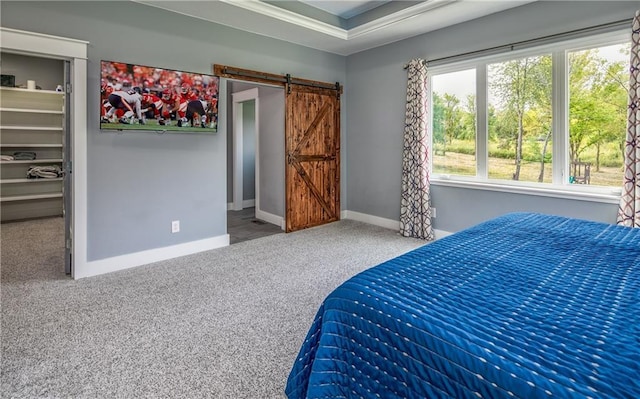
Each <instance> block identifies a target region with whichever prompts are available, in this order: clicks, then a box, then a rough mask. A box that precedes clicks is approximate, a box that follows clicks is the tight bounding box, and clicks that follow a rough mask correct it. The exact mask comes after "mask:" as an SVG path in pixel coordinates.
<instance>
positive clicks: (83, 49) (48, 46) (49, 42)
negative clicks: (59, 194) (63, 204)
mask: <svg viewBox="0 0 640 399" xmlns="http://www.w3.org/2000/svg"><path fill="white" fill-rule="evenodd" d="M0 35H1V36H2V42H1V43H0V46H1V49H2V51H7V52H14V53H17V54H30V55H38V56H42V57H49V58H52V57H53V58H61V59H66V60H69V61H70V63H71V82H70V83H71V85H72V93H71V137H72V144H71V145H72V151H73V156H72V162H73V172H72V173H71V193H70V194H69V195H71V196H72V199H71V201H72V204H73V205H72V210H71V218H72V220H71V240H72V259H73V262H72V268H71V276H72V277H73V278H77V276H82V275H85V274H88V272H89V267H90V266H89V265H88V262H87V220H88V218H87V172H86V171H87V107H86V104H87V47H88V44H89V42H87V41H83V40H77V39H70V38H64V37H57V36H51V35H45V34H41V33H34V32H26V31H21V30H16V29H9V28H4V27H0Z"/></svg>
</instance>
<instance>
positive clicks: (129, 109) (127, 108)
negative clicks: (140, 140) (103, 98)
mask: <svg viewBox="0 0 640 399" xmlns="http://www.w3.org/2000/svg"><path fill="white" fill-rule="evenodd" d="M108 101H109V104H111V106H112V107H111V109H109V111H108V112H107V114H106V115H105V116H104V121H105V122H108V121H109V120H110V119H111V117H112V116H113V114H114V113H115V112H116V110H123V111H124V115H123V116H122V117H121V118H120V119H119V122H120V123H124V124H127V125H131V124H134V123H136V122H138V123H140V124H142V125H144V124H145V120H144V118H143V115H142V95H141V94H140V88H139V87H134V88H133V89H132V90H129V91H122V90H119V91H114V92H113V93H111V94H109V97H108Z"/></svg>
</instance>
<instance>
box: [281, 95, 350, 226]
mask: <svg viewBox="0 0 640 399" xmlns="http://www.w3.org/2000/svg"><path fill="white" fill-rule="evenodd" d="M289 89H290V90H287V93H288V94H287V97H286V105H285V108H286V118H285V120H286V123H285V124H286V127H285V130H286V132H285V151H286V157H287V159H286V169H285V171H286V176H285V186H286V188H285V189H286V231H287V232H290V231H296V230H300V229H305V228H308V227H313V226H318V225H321V224H325V223H329V222H334V221H336V220H339V219H340V98H339V94H337V92H336V91H335V90H328V89H321V88H315V87H309V86H303V85H295V84H291V85H289Z"/></svg>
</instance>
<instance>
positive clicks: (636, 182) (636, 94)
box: [617, 11, 640, 227]
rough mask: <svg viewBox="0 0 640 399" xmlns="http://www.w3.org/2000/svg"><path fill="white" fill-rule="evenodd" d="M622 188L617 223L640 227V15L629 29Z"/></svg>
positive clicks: (638, 13) (637, 13)
mask: <svg viewBox="0 0 640 399" xmlns="http://www.w3.org/2000/svg"><path fill="white" fill-rule="evenodd" d="M624 153H625V162H624V185H623V186H622V198H621V199H620V207H619V208H618V217H617V222H618V224H620V225H623V226H629V227H640V11H638V12H636V15H635V18H634V19H633V24H632V27H631V65H630V74H629V111H628V120H627V139H626V142H625V150H624Z"/></svg>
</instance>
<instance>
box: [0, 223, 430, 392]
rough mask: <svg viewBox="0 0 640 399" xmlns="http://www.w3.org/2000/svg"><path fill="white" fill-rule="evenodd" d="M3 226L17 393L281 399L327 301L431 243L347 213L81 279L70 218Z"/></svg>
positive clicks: (11, 373)
mask: <svg viewBox="0 0 640 399" xmlns="http://www.w3.org/2000/svg"><path fill="white" fill-rule="evenodd" d="M1 228H2V252H1V255H2V258H1V260H2V273H1V275H2V286H1V301H2V330H1V333H2V343H1V345H2V358H1V360H2V365H1V371H2V374H1V386H0V392H2V397H7V398H221V399H241V398H251V399H258V398H259V399H268V398H283V397H284V394H283V391H284V386H285V383H286V379H287V377H288V373H289V370H290V368H291V365H292V362H293V361H294V359H295V356H296V355H297V352H298V349H299V346H300V344H301V343H302V340H303V339H304V337H305V335H306V332H307V329H308V327H309V325H310V324H311V322H312V320H313V316H314V315H315V313H316V311H317V309H318V306H319V305H320V303H321V301H322V300H323V298H324V297H325V296H326V295H327V294H328V293H329V292H330V291H331V290H333V289H334V288H335V287H336V286H338V285H339V284H341V283H342V282H343V281H344V280H346V279H347V278H349V277H350V276H353V275H354V274H356V273H358V272H360V271H362V270H364V269H366V268H368V267H371V266H373V265H375V264H378V263H380V262H382V261H384V260H386V259H389V258H391V257H394V256H396V255H399V254H401V253H404V252H406V251H408V250H411V249H413V248H415V247H417V246H419V245H421V244H423V242H421V241H418V240H413V239H407V238H402V237H400V236H399V235H398V234H397V233H395V232H393V231H390V230H386V229H382V228H378V227H374V226H370V225H366V224H362V223H357V222H353V221H341V222H336V223H332V224H329V225H325V226H321V227H316V228H312V229H308V230H304V231H300V232H297V233H291V234H276V235H272V236H269V237H264V238H260V239H256V240H252V241H246V242H242V243H239V244H235V245H232V246H229V247H225V248H221V249H217V250H213V251H208V252H203V253H199V254H195V255H191V256H186V257H183V258H179V259H174V260H170V261H164V262H159V263H156V264H153V265H148V266H142V267H138V268H135V269H129V270H125V271H121V272H116V273H111V274H108V275H102V276H97V277H92V278H88V279H82V280H77V281H73V280H71V279H69V278H68V277H66V276H65V275H64V272H63V265H62V253H63V250H62V238H61V233H62V219H60V218H56V219H48V220H39V221H34V222H26V223H10V224H3V225H2V226H1Z"/></svg>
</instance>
